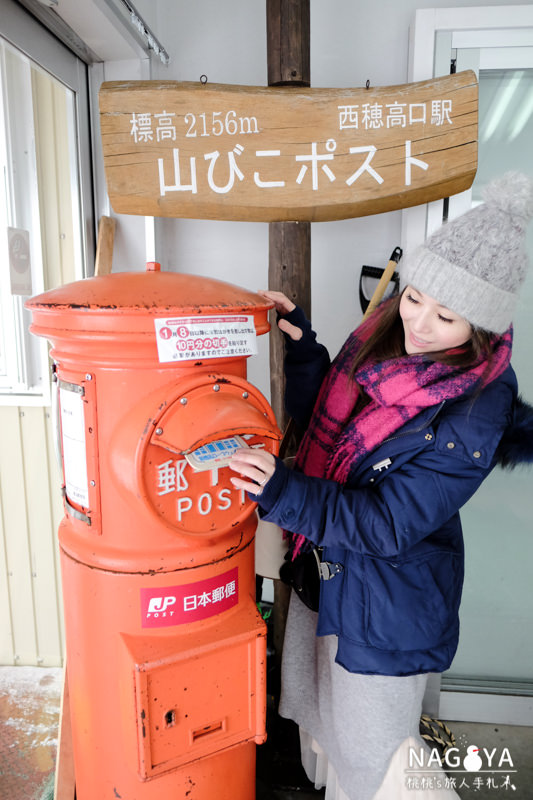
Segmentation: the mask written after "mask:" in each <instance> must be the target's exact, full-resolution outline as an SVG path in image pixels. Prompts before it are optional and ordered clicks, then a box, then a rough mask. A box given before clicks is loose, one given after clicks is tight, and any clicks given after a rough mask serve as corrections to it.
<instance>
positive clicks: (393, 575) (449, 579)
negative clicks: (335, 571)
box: [365, 550, 463, 650]
mask: <svg viewBox="0 0 533 800" xmlns="http://www.w3.org/2000/svg"><path fill="white" fill-rule="evenodd" d="M365 576H366V593H367V604H368V605H367V612H368V613H367V641H368V644H370V645H372V646H373V647H377V648H380V649H383V650H427V649H429V648H433V647H437V646H438V645H442V644H444V643H445V642H447V641H449V640H450V639H451V638H452V637H453V636H457V634H458V629H459V620H458V609H459V603H460V599H461V588H462V582H463V567H462V559H461V558H460V557H459V556H458V555H457V554H456V553H452V552H450V551H447V550H439V551H436V552H432V553H428V554H425V555H423V556H418V557H417V558H416V559H412V560H409V561H395V560H391V559H388V560H386V559H380V558H371V557H367V558H366V563H365Z"/></svg>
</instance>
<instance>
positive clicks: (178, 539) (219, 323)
mask: <svg viewBox="0 0 533 800" xmlns="http://www.w3.org/2000/svg"><path fill="white" fill-rule="evenodd" d="M27 305H28V307H29V308H30V310H31V312H32V316H33V324H32V327H31V330H32V332H33V333H35V334H36V335H38V336H44V337H46V338H47V339H49V341H50V342H51V344H52V349H51V357H52V359H53V362H54V373H55V385H56V390H57V399H58V430H59V433H60V451H61V454H62V463H63V477H64V485H63V495H64V505H65V516H64V519H63V520H62V522H61V524H60V528H59V544H60V553H61V568H62V583H63V599H64V613H65V628H66V644H67V665H68V667H67V668H68V681H69V689H70V700H71V714H72V720H71V721H72V730H73V746H74V762H75V773H76V796H77V798H78V800H94V798H95V797H97V798H99V799H101V800H108V799H109V800H115V798H116V797H124V798H126V797H135V798H138V800H151V799H152V798H153V799H154V800H155V798H158V799H159V798H161V797H165V798H166V797H169V798H170V797H187V796H189V795H190V794H191V791H192V789H193V787H194V795H191V796H194V797H195V798H204V799H205V800H212V798H213V797H217V798H221V800H226V798H227V800H239V799H241V798H242V800H249V798H251V797H253V796H254V793H255V745H256V743H260V742H262V741H264V738H265V662H266V631H265V626H264V623H263V620H262V619H261V617H260V615H259V614H258V612H257V609H256V605H255V575H254V552H253V543H254V533H255V527H256V515H255V513H254V511H255V503H254V502H253V501H252V499H251V498H250V497H249V496H248V495H246V494H245V493H243V492H241V491H239V490H237V489H235V487H233V485H232V484H231V482H230V480H229V477H230V473H229V469H228V468H227V466H226V463H227V457H228V455H229V454H230V453H231V451H232V449H233V448H234V447H235V446H245V447H254V448H257V447H259V448H264V449H266V450H267V451H268V452H272V453H277V449H278V443H279V438H280V434H279V431H278V428H277V426H276V422H275V419H274V416H273V413H272V410H271V408H270V406H269V404H268V402H267V401H266V399H265V398H264V397H263V395H262V394H261V392H260V391H259V390H258V389H257V388H256V387H254V386H252V385H251V384H250V383H249V381H247V379H246V363H247V358H248V357H249V356H252V355H253V354H254V353H255V351H256V337H257V336H258V335H260V334H263V333H266V332H267V331H268V330H269V324H268V318H267V314H268V310H269V308H270V304H269V303H267V302H266V301H265V300H264V299H263V298H262V297H260V296H259V295H257V294H255V293H252V292H248V291H246V290H244V289H241V288H240V287H236V286H233V285H231V284H227V283H224V282H221V281H216V280H212V279H207V278H203V277H198V276H193V275H181V274H177V273H170V272H164V271H161V270H160V268H159V265H158V264H149V265H147V270H146V272H138V273H119V274H116V275H108V276H105V277H98V278H90V279H87V280H84V281H77V282H75V283H72V284H69V285H66V286H63V287H61V288H59V289H54V290H52V291H50V292H46V293H45V294H42V295H39V296H38V297H34V298H32V299H31V300H30V301H28V303H27Z"/></svg>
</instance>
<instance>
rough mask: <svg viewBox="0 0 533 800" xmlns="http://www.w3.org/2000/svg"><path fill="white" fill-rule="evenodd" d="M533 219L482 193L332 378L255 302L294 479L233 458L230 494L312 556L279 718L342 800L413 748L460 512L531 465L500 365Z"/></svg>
mask: <svg viewBox="0 0 533 800" xmlns="http://www.w3.org/2000/svg"><path fill="white" fill-rule="evenodd" d="M532 215H533V184H532V182H531V181H530V180H529V179H528V178H526V177H525V176H522V175H519V174H516V173H513V174H509V175H507V176H504V178H503V179H501V180H499V181H495V182H493V184H491V185H490V186H489V187H487V191H486V202H485V204H483V205H480V206H478V207H477V208H475V209H473V210H471V211H469V212H467V214H465V215H463V216H462V217H460V218H458V219H456V220H454V221H452V222H450V223H448V224H447V225H445V226H443V227H442V228H441V229H440V230H439V231H437V232H436V233H435V234H433V235H432V236H431V237H430V238H429V239H428V240H427V241H426V243H425V245H424V246H422V247H421V248H419V249H418V250H417V251H416V252H415V253H414V254H413V256H412V257H411V258H408V259H407V260H406V263H405V265H404V266H403V268H402V272H401V278H402V287H403V290H402V293H401V295H400V296H399V297H397V298H393V299H391V300H388V301H386V302H385V303H383V304H382V305H381V306H380V307H378V309H376V311H375V312H374V314H372V315H371V316H370V317H369V318H368V320H366V321H365V322H364V323H363V324H362V325H361V326H360V327H359V328H357V329H356V330H355V331H354V332H353V333H352V335H351V336H350V337H349V338H348V340H347V342H346V344H345V345H344V346H343V348H342V349H341V351H340V353H339V355H338V356H337V358H336V359H335V361H334V362H333V364H332V365H331V366H330V364H329V357H328V355H327V352H326V350H325V348H323V347H322V346H321V345H319V344H318V343H317V342H316V339H315V335H314V333H313V332H312V330H311V327H310V324H309V323H308V322H307V320H306V319H305V317H304V315H303V313H302V312H301V310H300V309H298V308H297V307H296V306H294V304H293V303H292V302H291V301H290V300H288V298H286V297H285V296H284V295H282V294H280V293H277V292H265V293H264V294H265V296H266V297H268V298H270V299H271V300H272V301H273V302H274V303H275V305H276V309H277V311H278V314H279V315H280V319H279V322H278V325H279V328H280V329H281V330H282V331H283V333H284V334H285V338H286V346H287V354H286V373H287V394H286V401H287V406H288V410H289V412H290V413H291V415H292V416H293V417H294V418H295V420H296V422H297V423H299V425H301V426H302V427H303V428H305V429H306V433H305V435H304V438H303V440H302V444H301V446H300V448H299V451H298V454H297V458H296V469H295V470H293V471H291V470H288V469H287V468H286V467H285V466H284V464H283V463H282V462H281V461H280V460H279V459H275V458H274V457H273V456H271V455H270V454H268V453H264V452H262V451H260V450H247V451H239V452H238V453H237V454H236V455H235V457H234V459H233V463H232V469H234V470H235V471H236V472H237V473H238V474H239V477H234V478H232V481H233V483H234V485H235V486H237V487H239V488H242V489H246V490H247V491H248V492H250V493H251V494H252V495H254V496H255V498H256V499H257V501H258V504H259V509H260V512H261V515H262V516H263V518H264V519H266V520H269V521H272V522H276V523H277V524H279V525H280V526H281V527H282V528H284V529H285V530H286V531H288V532H290V534H289V536H290V558H291V559H295V558H298V556H299V555H300V556H301V554H303V553H306V552H308V551H309V550H310V549H311V548H313V546H314V545H316V546H319V547H320V548H323V549H322V550H321V551H320V552H321V560H322V562H323V569H322V576H323V578H326V579H322V580H321V582H320V604H319V611H318V615H317V614H316V613H315V612H314V611H310V610H309V609H308V608H306V606H305V605H304V604H303V603H301V602H300V601H299V599H298V598H297V597H296V595H295V593H294V592H293V593H292V598H291V604H290V609H289V616H288V619H287V630H286V638H285V644H284V654H283V672H282V698H281V703H280V713H281V714H282V715H283V716H287V717H290V718H292V719H294V720H295V721H296V722H297V723H298V724H299V726H300V728H301V729H302V730H303V731H305V732H306V734H307V735H309V736H311V737H313V739H314V740H316V742H318V744H319V745H320V747H321V748H322V749H323V750H324V751H325V752H326V754H327V757H328V760H329V763H330V766H331V767H332V768H333V769H334V771H335V773H336V779H338V782H339V784H340V787H341V789H342V790H343V792H344V793H345V796H346V797H348V798H349V800H371V798H373V797H377V796H378V795H377V794H376V793H378V792H379V787H380V785H382V787H383V785H384V783H383V781H384V779H385V781H387V780H388V779H389V778H390V773H389V776H388V777H387V778H385V774H386V772H387V768H388V767H389V764H391V761H392V759H393V756H394V754H395V753H400V752H401V748H402V747H404V748H405V744H406V742H416V741H417V738H416V737H417V735H418V725H419V718H420V711H421V703H422V697H423V694H424V689H425V685H426V679H427V674H428V673H430V672H442V671H443V670H446V669H448V667H449V666H450V664H451V662H452V659H453V657H454V654H455V651H456V649H457V642H458V636H459V618H458V610H459V604H460V598H461V589H462V583H463V561H464V556H463V537H462V531H461V524H460V520H459V513H458V512H459V509H460V508H461V506H462V505H463V504H464V503H465V502H466V501H467V500H468V499H469V498H470V497H471V496H472V495H473V494H474V492H475V491H476V489H477V488H478V487H479V485H480V484H481V483H482V481H483V480H484V479H485V478H486V476H487V475H488V474H489V472H490V471H491V470H492V469H493V467H494V466H495V465H496V463H498V461H500V462H502V463H507V464H508V463H510V462H513V459H515V460H516V459H517V460H533V409H531V408H529V407H527V406H525V405H524V404H522V403H521V402H520V401H519V400H518V399H517V385H516V378H515V374H514V371H513V369H512V367H511V365H510V357H511V346H512V327H511V318H512V313H513V309H514V305H515V301H516V297H517V292H518V289H519V287H520V285H521V284H522V282H523V280H524V277H525V273H526V269H527V257H526V254H525V248H524V244H525V241H524V240H525V228H526V224H527V220H528V219H529V218H530V217H531V216H532ZM517 426H518V430H517ZM513 435H514V436H515V437H516V441H518V442H520V443H521V450H520V452H519V453H518V454H516V451H515V450H513V449H512V447H511V445H512V441H513V440H512V436H513ZM295 563H296V562H295ZM396 761H397V759H396ZM408 766H409V765H408V764H407V763H404V764H403V767H402V770H401V771H400V774H398V772H397V773H396V776H395V777H394V780H396V781H397V782H399V781H405V778H406V774H407V773H405V772H404V770H405V769H407V768H408ZM396 769H398V764H397V765H396ZM397 785H398V792H397V795H396V793H395V794H390V789H388V790H387V792H388V795H387V797H389V796H390V797H395V796H400V790H401V788H402V787H401V786H400V784H399V783H397ZM452 794H453V793H452ZM379 796H380V797H381V796H383V795H382V794H380V795H379ZM438 796H439V797H443V796H444V795H443V794H442V793H440V794H439V795H438ZM454 796H455V795H454Z"/></svg>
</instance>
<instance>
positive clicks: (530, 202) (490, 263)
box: [400, 172, 533, 333]
mask: <svg viewBox="0 0 533 800" xmlns="http://www.w3.org/2000/svg"><path fill="white" fill-rule="evenodd" d="M483 198H484V200H485V202H484V203H482V204H481V205H479V206H476V207H475V208H473V209H471V210H470V211H467V212H466V213H465V214H463V215H462V216H460V217H457V218H456V219H454V220H451V221H450V222H448V223H446V224H444V225H443V226H442V227H441V228H439V230H437V231H435V233H433V234H432V235H431V236H430V237H429V238H428V239H427V240H426V242H425V243H424V244H423V245H422V246H421V247H419V248H418V249H417V250H415V251H414V252H413V254H412V256H410V257H409V256H408V257H407V258H406V260H405V263H404V265H403V266H402V269H401V273H400V278H401V284H402V287H404V286H406V285H408V284H409V285H411V286H414V288H415V289H418V290H419V291H421V292H424V293H425V294H428V295H430V297H433V298H434V299H435V300H437V301H438V302H439V303H441V304H442V305H443V306H446V307H447V308H449V309H450V310H451V311H455V313H456V314H459V315H460V316H461V317H464V318H465V319H467V320H468V321H469V322H470V323H471V325H474V326H475V327H478V328H483V329H484V330H487V331H493V332H494V333H503V332H504V331H505V330H507V328H508V327H509V325H510V324H511V321H512V317H513V312H514V309H515V305H516V300H517V296H518V291H519V289H520V287H521V285H522V283H523V282H524V279H525V277H526V273H527V268H528V258H527V253H526V247H525V231H526V227H527V223H528V221H529V220H530V219H531V218H532V217H533V180H531V178H529V177H527V176H526V175H523V174H522V173H519V172H508V173H506V174H505V175H504V176H503V177H501V178H498V179H496V180H494V181H492V182H491V183H490V184H488V185H487V187H486V188H485V190H484V192H483Z"/></svg>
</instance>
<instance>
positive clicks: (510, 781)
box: [0, 667, 533, 800]
mask: <svg viewBox="0 0 533 800" xmlns="http://www.w3.org/2000/svg"><path fill="white" fill-rule="evenodd" d="M61 683H62V671H61V670H59V669H48V668H38V667H0V729H1V730H0V798H2V800H45V798H46V800H49V798H51V795H50V784H51V781H52V780H53V773H54V763H55V755H56V750H57V731H58V721H59V704H60V695H61ZM277 719H278V720H279V718H277ZM270 724H271V728H270V730H269V734H270V739H269V743H267V745H263V746H262V747H261V748H259V749H258V782H257V795H256V800H317V799H318V800H320V798H322V797H323V796H324V792H323V791H316V790H313V787H311V786H310V785H309V784H308V783H307V782H306V780H305V775H304V774H303V772H302V771H301V768H299V767H298V765H297V764H295V762H294V760H293V759H291V758H290V753H291V751H294V749H295V747H297V733H296V732H295V731H294V729H291V727H290V726H288V727H287V726H282V727H281V728H278V725H277V723H276V722H274V723H270ZM448 725H449V727H450V729H451V730H452V732H453V734H454V735H455V738H456V742H457V747H458V748H459V751H460V758H461V763H460V764H459V765H458V766H457V768H456V769H453V768H452V769H450V770H449V775H450V777H455V779H456V784H455V786H456V789H457V793H458V794H459V796H460V797H461V800H502V798H511V797H512V798H513V800H533V728H529V727H527V728H526V727H515V726H506V725H489V724H479V723H464V722H453V721H451V722H448ZM274 745H275V747H274ZM470 745H475V746H477V747H479V748H480V750H481V753H482V754H483V748H485V750H487V751H488V752H489V753H491V752H492V751H493V750H494V749H495V755H494V757H493V763H492V765H490V766H492V768H493V769H500V768H501V769H502V771H501V772H491V771H489V772H487V771H483V772H482V771H479V772H464V771H463V772H458V771H456V770H459V769H462V768H463V764H462V760H463V758H464V757H465V756H466V749H467V747H468V746H470ZM269 748H270V749H269ZM504 754H506V756H505V758H506V760H505V762H504V763H503V764H502V765H501V766H499V765H498V764H497V763H496V762H497V761H499V760H501V758H502V756H503V755H504ZM484 760H485V763H484V764H483V767H482V769H483V770H485V769H486V767H487V766H489V765H488V764H487V763H486V756H484ZM509 760H511V761H512V767H511V764H510V763H509ZM513 770H514V771H513ZM95 800H98V798H95ZM164 800H171V799H170V798H164ZM172 800H174V799H172ZM175 800H181V798H175ZM213 800H216V799H215V798H213ZM390 800H395V799H394V798H391V799H390ZM435 800H438V790H436V791H435Z"/></svg>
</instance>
